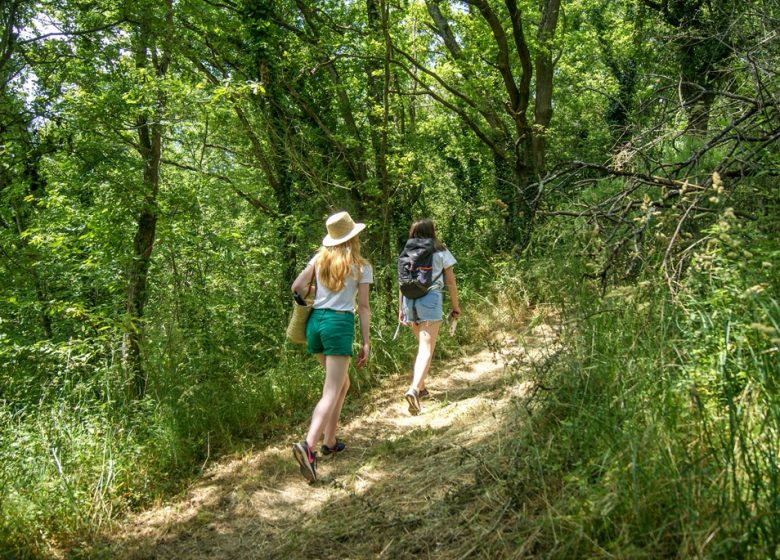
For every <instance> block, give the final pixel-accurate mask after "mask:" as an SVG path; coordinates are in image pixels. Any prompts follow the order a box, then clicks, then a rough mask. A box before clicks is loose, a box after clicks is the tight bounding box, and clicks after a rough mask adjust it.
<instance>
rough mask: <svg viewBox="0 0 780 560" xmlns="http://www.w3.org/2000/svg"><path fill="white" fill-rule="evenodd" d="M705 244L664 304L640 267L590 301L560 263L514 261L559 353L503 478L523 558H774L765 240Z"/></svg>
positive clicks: (774, 402)
mask: <svg viewBox="0 0 780 560" xmlns="http://www.w3.org/2000/svg"><path fill="white" fill-rule="evenodd" d="M719 239H720V240H719V241H717V242H713V243H710V244H709V245H708V246H707V248H706V250H704V249H703V250H702V251H701V252H700V253H699V254H698V255H697V257H696V258H695V259H694V261H693V262H692V263H691V267H690V270H689V272H688V274H687V275H686V277H685V278H684V281H683V283H682V285H681V287H680V290H679V291H678V292H677V293H675V294H671V293H670V292H669V291H668V289H667V288H666V285H665V283H664V282H663V281H662V280H661V278H660V277H655V276H654V273H653V272H652V271H650V272H649V273H648V274H647V276H646V277H645V279H644V280H643V281H640V282H638V283H635V284H630V285H623V286H618V287H615V288H613V289H611V290H610V291H608V292H607V293H606V294H605V295H603V296H602V294H601V293H600V289H599V288H600V287H599V286H595V285H591V284H590V283H589V282H588V281H580V282H567V281H566V280H567V279H571V278H576V277H577V276H579V277H580V278H581V277H582V276H581V275H577V274H576V270H577V267H578V266H581V264H578V262H577V258H576V257H573V256H570V257H569V258H567V259H556V258H555V255H554V254H549V255H546V256H541V257H539V256H537V257H535V258H536V259H537V261H538V262H539V267H536V266H535V264H536V263H535V262H528V263H524V264H523V265H522V266H521V267H520V271H519V272H518V275H519V276H521V277H525V278H526V285H527V286H529V289H530V291H531V297H532V298H534V297H537V296H536V294H535V292H534V287H535V286H543V289H544V290H545V291H546V294H547V295H549V296H550V297H551V298H552V297H554V298H556V299H557V301H558V308H559V309H560V310H561V312H560V316H558V317H557V318H556V322H557V323H558V326H559V328H560V341H559V343H560V344H561V345H562V351H561V352H560V353H559V354H558V356H559V358H558V360H557V361H556V362H555V363H554V365H553V367H551V368H548V369H545V370H540V371H539V373H538V374H537V375H536V378H535V381H536V382H537V383H538V384H539V385H543V386H544V387H546V388H548V389H549V391H541V392H538V393H536V395H537V397H536V399H535V401H534V402H533V403H532V406H531V410H532V411H533V414H531V416H530V417H528V418H526V417H525V415H524V414H522V413H521V414H520V415H519V417H518V422H523V423H524V424H523V428H522V429H517V430H515V432H516V433H517V434H518V437H517V439H516V440H515V443H514V448H513V450H512V453H511V454H512V461H511V466H510V468H509V469H508V470H507V472H506V486H507V488H508V491H509V492H510V494H511V495H512V498H513V501H514V503H515V504H516V505H517V507H518V508H520V507H522V508H525V510H526V512H527V514H528V518H527V519H526V521H525V522H523V523H522V524H521V525H519V526H518V527H517V528H516V534H515V538H516V539H518V540H519V541H521V542H526V543H528V542H532V543H534V544H533V545H528V547H527V548H526V549H527V550H533V551H534V554H536V555H538V556H540V557H550V558H582V557H589V558H600V557H604V558H606V557H610V558H611V557H619V558H690V557H694V558H756V559H759V558H761V559H763V558H777V557H778V556H779V555H780V525H779V523H780V487H779V486H778V482H779V481H780V470H779V469H778V462H779V461H780V391H778V383H779V382H780V355H779V354H780V306H779V305H778V299H779V298H778V291H777V288H778V286H777V280H776V278H775V276H776V274H775V272H774V271H776V270H777V267H778V266H780V258H778V252H777V251H776V250H775V248H774V244H773V243H772V242H771V240H769V239H765V241H764V242H763V243H757V244H755V246H754V247H753V251H752V252H751V253H750V254H746V253H745V252H743V251H735V244H733V243H731V244H730V243H726V242H725V241H723V239H722V238H719ZM736 245H738V244H736ZM564 269H565V272H564ZM551 270H553V271H555V270H557V273H555V274H549V272H550V271H551ZM580 270H581V269H580ZM540 271H546V272H545V273H544V274H545V275H546V281H545V282H543V283H542V282H540V279H539V274H540ZM572 273H574V274H572ZM659 276H660V275H659ZM556 279H563V280H564V281H558V280H556ZM537 282H539V284H537ZM552 294H555V295H554V296H553V295H552ZM529 539H530V540H529Z"/></svg>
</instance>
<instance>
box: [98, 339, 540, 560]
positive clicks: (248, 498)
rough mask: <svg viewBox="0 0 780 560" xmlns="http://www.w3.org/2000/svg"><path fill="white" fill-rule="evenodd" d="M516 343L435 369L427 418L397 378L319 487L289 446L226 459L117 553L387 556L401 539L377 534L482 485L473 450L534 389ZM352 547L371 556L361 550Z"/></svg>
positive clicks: (143, 523)
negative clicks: (346, 545)
mask: <svg viewBox="0 0 780 560" xmlns="http://www.w3.org/2000/svg"><path fill="white" fill-rule="evenodd" d="M544 336H545V335H542V338H544ZM516 344H517V343H516V341H515V340H514V339H512V338H510V337H508V336H506V337H504V339H503V341H502V342H501V344H500V345H499V347H500V348H503V349H504V350H503V351H502V352H501V353H500V354H497V353H496V352H495V351H492V350H483V351H481V352H479V353H477V354H475V355H472V356H468V357H464V358H458V359H454V360H450V361H448V362H446V363H445V362H443V363H435V364H434V367H433V371H432V372H431V376H430V378H429V390H430V392H431V396H432V398H430V399H426V400H423V401H422V403H423V412H422V413H421V414H420V415H418V416H412V415H410V414H409V413H408V411H407V404H406V401H405V399H404V398H403V393H404V390H405V388H406V384H407V383H408V379H402V378H401V377H400V376H397V377H394V378H392V379H388V380H387V382H386V383H385V384H384V386H383V387H382V388H380V389H379V390H378V392H377V393H376V395H375V397H374V399H373V410H372V411H371V412H369V413H368V414H364V415H362V416H356V417H354V418H351V419H349V420H348V421H347V422H346V423H345V424H343V426H342V429H341V434H340V436H341V437H343V438H344V439H345V440H346V441H347V445H348V449H347V451H346V452H345V453H344V454H342V455H339V456H336V457H328V458H321V459H320V461H319V465H318V475H319V477H320V480H321V481H320V482H318V483H317V484H315V485H308V484H306V483H305V482H304V481H303V479H302V477H301V476H300V474H299V473H298V467H297V464H296V463H295V461H294V460H293V458H292V454H291V451H290V448H291V445H292V443H293V441H292V440H291V441H289V442H286V443H285V444H284V445H278V446H273V447H268V448H266V449H263V450H261V451H259V452H257V453H256V454H253V455H251V456H247V457H237V458H234V459H232V460H223V462H221V463H220V464H216V465H213V466H212V467H211V468H210V469H209V470H208V471H207V473H206V474H204V476H203V477H202V479H201V480H200V481H198V482H197V483H195V484H194V485H193V486H192V487H191V488H190V489H189V490H188V491H187V492H186V494H185V495H184V496H182V497H181V498H180V499H179V500H177V501H174V502H173V503H171V504H167V505H161V506H159V507H157V508H153V509H151V510H149V511H147V512H143V513H140V514H138V515H136V516H135V517H132V518H130V519H128V520H127V522H126V523H125V524H124V526H123V527H121V530H120V531H118V532H117V533H116V534H115V536H113V537H112V538H111V539H110V543H109V545H110V548H111V550H112V551H114V552H115V553H116V554H115V555H116V556H117V557H122V558H128V559H134V558H135V559H140V558H144V559H152V558H166V559H176V558H188V559H200V558H276V557H280V558H281V557H285V556H288V557H289V555H287V554H286V553H285V551H288V552H289V551H290V550H296V551H298V552H301V553H303V552H304V551H309V553H310V554H313V556H312V557H366V556H368V557H373V556H379V554H380V553H382V551H383V548H384V550H390V548H391V547H392V546H398V539H400V538H401V537H400V536H398V535H396V537H392V538H393V539H396V540H395V541H393V542H394V543H395V544H393V543H391V542H390V541H389V540H387V541H385V540H383V539H382V538H381V537H380V536H376V535H373V532H375V531H374V530H373V529H376V528H377V527H378V526H380V525H381V526H387V527H396V528H397V530H400V531H401V535H403V534H405V532H406V531H409V530H411V529H412V528H416V527H419V523H421V522H423V521H422V520H423V519H424V515H425V514H424V512H425V510H426V509H427V508H431V507H441V506H437V505H436V504H440V503H446V498H447V496H448V495H449V493H450V492H453V491H457V489H458V488H460V487H461V486H463V485H464V484H466V483H467V482H468V481H470V480H472V479H473V476H474V472H475V467H476V465H478V463H479V461H480V460H481V459H480V458H479V456H478V455H477V454H475V452H473V451H470V449H472V448H474V449H476V448H477V447H478V446H480V445H484V442H493V441H494V440H495V438H496V431H497V427H498V426H500V425H502V424H503V423H504V422H505V420H506V415H507V414H508V411H509V410H510V407H509V406H508V404H509V403H510V402H511V401H512V400H513V399H518V398H522V397H523V395H524V394H526V392H527V390H528V388H529V382H528V381H527V379H522V376H518V375H515V374H512V375H508V370H509V369H510V365H511V367H518V364H519V363H521V362H525V361H527V360H528V359H530V357H529V356H528V355H527V354H524V353H523V351H522V350H521V349H520V348H519V347H517V346H516ZM512 364H514V365H512ZM475 446H476V447H475ZM473 507H476V506H473ZM456 513H457V512H456ZM458 515H466V512H465V511H464V512H460V513H458ZM461 522H463V520H461V521H458V523H461ZM372 528H373V529H372ZM453 531H456V529H454V528H453ZM301 532H303V533H305V535H303V536H302V535H301ZM333 532H336V533H339V532H341V533H343V537H339V536H338V535H334V534H332V533H333ZM363 533H366V534H365V535H364V534H363ZM368 533H372V534H371V535H369V534H368ZM380 533H381V532H380ZM304 537H305V540H301V539H304ZM369 537H370V538H369ZM341 538H343V539H347V540H348V541H349V542H351V543H352V545H351V546H352V548H351V549H348V550H351V551H352V555H350V553H345V550H343V549H341V548H340V547H339V545H338V542H340V540H339V539H341ZM334 539H335V541H336V545H335V548H333V549H332V550H331V549H328V551H327V552H326V553H322V549H320V548H318V547H319V546H334V544H333V541H334ZM299 540H301V542H298V541H299ZM355 543H359V546H362V547H364V548H365V550H362V552H357V549H355V548H354V547H355V546H358V544H355ZM318 550H319V551H320V554H317V551H318ZM363 554H365V555H366V556H364V555H363Z"/></svg>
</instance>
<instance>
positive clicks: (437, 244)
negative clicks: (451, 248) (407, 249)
mask: <svg viewBox="0 0 780 560" xmlns="http://www.w3.org/2000/svg"><path fill="white" fill-rule="evenodd" d="M415 238H417V239H433V247H434V248H435V249H436V250H437V251H444V250H445V249H446V248H447V247H445V246H444V243H442V242H441V241H439V238H438V237H436V226H434V225H433V220H431V219H429V218H423V219H422V220H417V221H416V222H414V223H413V224H412V227H410V228H409V239H415Z"/></svg>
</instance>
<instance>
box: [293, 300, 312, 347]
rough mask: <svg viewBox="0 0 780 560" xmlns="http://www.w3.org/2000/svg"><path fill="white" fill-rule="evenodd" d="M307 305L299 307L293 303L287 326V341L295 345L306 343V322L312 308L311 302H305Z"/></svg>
mask: <svg viewBox="0 0 780 560" xmlns="http://www.w3.org/2000/svg"><path fill="white" fill-rule="evenodd" d="M307 303H308V305H299V304H297V303H295V302H293V310H292V315H291V316H290V323H289V324H288V325H287V339H288V340H289V341H290V342H295V343H296V344H305V343H306V322H307V321H308V320H309V314H311V308H312V304H311V302H310V301H307Z"/></svg>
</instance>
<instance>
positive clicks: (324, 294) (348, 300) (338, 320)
mask: <svg viewBox="0 0 780 560" xmlns="http://www.w3.org/2000/svg"><path fill="white" fill-rule="evenodd" d="M325 227H326V229H327V231H328V234H327V235H326V236H325V238H324V239H323V240H322V247H320V249H319V251H318V252H317V254H316V255H315V256H314V257H313V258H312V259H311V260H310V261H309V263H308V264H307V265H306V268H304V269H303V271H301V273H300V274H299V275H298V277H297V278H296V279H295V281H294V282H293V284H292V288H291V289H292V291H293V294H294V295H295V296H296V298H298V297H301V295H305V294H306V293H307V292H308V289H309V287H310V286H311V285H312V284H315V283H316V293H315V297H314V303H313V304H312V311H311V314H310V315H309V319H308V321H307V323H306V342H307V346H308V350H309V352H311V353H312V354H314V356H315V357H316V358H317V361H318V362H319V363H320V364H321V365H322V366H323V367H324V368H325V383H324V386H323V389H322V397H321V398H320V400H319V402H318V403H317V406H315V407H314V412H313V413H312V418H311V423H310V425H309V431H308V433H307V434H306V439H305V440H304V441H302V442H300V443H296V444H295V445H293V456H294V457H295V460H296V461H298V464H299V465H300V469H301V474H302V475H303V476H304V478H306V480H308V481H309V482H315V481H316V480H317V454H316V452H315V451H314V449H315V447H316V446H317V443H318V442H319V440H320V438H323V442H322V447H320V453H322V455H330V454H332V453H339V452H341V451H343V450H344V449H345V448H346V445H345V444H344V442H343V441H341V440H338V439H336V428H337V426H338V421H339V416H340V415H341V407H342V405H343V404H344V398H345V397H346V395H347V390H348V389H349V373H348V370H349V362H350V359H351V357H352V342H353V340H354V336H355V301H356V300H357V312H358V317H359V318H360V335H361V337H362V345H361V347H360V352H359V353H358V359H357V363H356V364H355V365H356V367H359V368H360V367H363V366H364V365H366V363H367V362H368V354H369V349H370V346H369V327H370V324H371V309H370V307H369V304H368V287H369V284H371V283H372V282H373V270H372V268H371V265H370V264H369V262H368V261H367V260H366V259H364V258H363V257H362V256H361V254H360V240H359V238H358V234H359V233H360V232H361V231H363V229H364V228H365V227H366V226H365V224H360V223H355V222H354V221H352V218H351V217H350V215H349V214H348V213H347V212H339V213H337V214H334V215H332V216H330V217H329V218H328V220H327V221H326V222H325Z"/></svg>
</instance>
